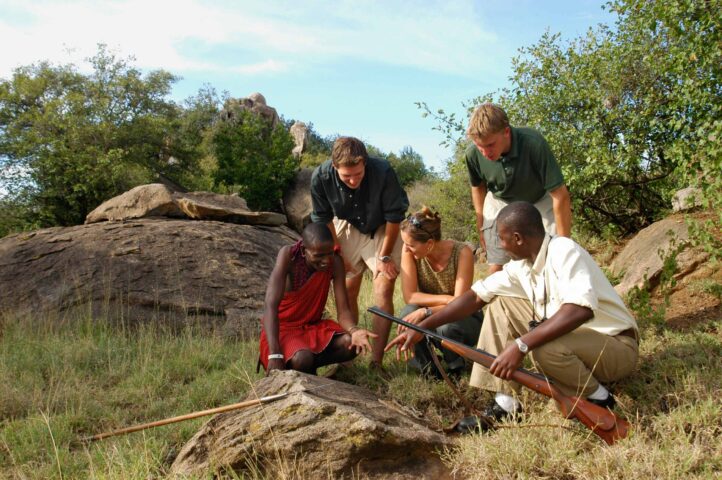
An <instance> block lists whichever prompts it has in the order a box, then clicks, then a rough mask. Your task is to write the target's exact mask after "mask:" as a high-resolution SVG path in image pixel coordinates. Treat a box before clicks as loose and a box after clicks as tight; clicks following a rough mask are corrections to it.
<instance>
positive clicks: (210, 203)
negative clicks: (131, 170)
mask: <svg viewBox="0 0 722 480" xmlns="http://www.w3.org/2000/svg"><path fill="white" fill-rule="evenodd" d="M145 217H171V218H192V219H196V220H217V221H222V222H229V223H239V224H246V225H271V226H278V225H283V224H285V223H286V216H285V215H282V214H280V213H275V212H252V211H250V210H249V209H248V206H247V205H246V201H245V200H244V199H242V198H241V197H239V196H238V195H221V194H218V193H211V192H185V193H180V192H174V191H172V190H171V189H169V188H168V187H167V186H165V185H163V184H162V183H151V184H148V185H139V186H137V187H135V188H132V189H130V190H128V191H127V192H125V193H123V194H121V195H118V196H117V197H113V198H111V199H109V200H107V201H105V202H103V203H102V204H100V205H99V206H98V207H97V208H96V209H95V210H93V211H92V212H90V213H89V214H88V215H87V217H86V218H85V223H86V224H88V223H97V222H104V221H118V220H130V219H134V218H145Z"/></svg>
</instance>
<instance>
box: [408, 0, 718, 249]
mask: <svg viewBox="0 0 722 480" xmlns="http://www.w3.org/2000/svg"><path fill="white" fill-rule="evenodd" d="M609 7H610V8H611V9H612V11H614V12H616V13H617V14H618V15H619V17H618V20H617V24H616V28H615V29H613V30H612V29H610V28H607V27H604V26H602V27H599V28H598V29H596V30H590V31H589V32H588V33H587V34H586V35H585V36H582V37H579V38H577V39H575V40H573V41H571V42H569V43H567V44H563V43H562V42H561V41H560V38H559V36H558V35H551V34H548V33H547V34H545V35H544V36H542V38H541V39H540V40H539V42H538V43H537V44H535V45H532V46H531V47H528V48H525V49H522V50H521V54H520V55H519V56H518V57H517V58H515V59H514V60H513V68H514V73H513V75H512V77H511V78H510V82H511V86H510V87H509V88H506V89H503V90H501V91H499V92H496V93H495V94H487V95H484V96H483V97H479V98H476V99H473V100H471V101H470V102H469V103H468V104H467V105H468V107H469V110H471V109H473V107H474V106H476V105H477V104H479V103H481V102H482V101H488V100H494V101H496V102H497V103H500V104H501V105H502V106H503V107H504V108H505V109H506V110H507V112H508V113H509V117H510V119H511V121H512V123H514V124H523V125H529V126H532V127H535V128H538V129H539V130H540V131H542V133H543V134H544V135H545V136H546V138H547V140H548V141H549V143H550V145H551V147H552V150H553V151H554V152H555V154H556V155H557V158H558V159H559V161H560V163H561V167H562V170H563V172H564V175H565V178H566V181H567V184H568V186H569V188H570V190H571V192H572V196H573V201H574V211H575V214H576V215H575V216H576V219H577V220H576V224H577V225H579V226H581V227H582V228H584V229H587V230H591V231H592V232H595V233H597V234H599V233H607V234H619V233H621V234H629V233H633V232H636V231H637V230H639V229H640V228H642V227H644V226H646V225H648V224H649V223H651V222H652V221H654V220H656V219H657V217H658V216H659V215H660V214H662V213H663V212H664V210H665V209H666V208H667V207H668V205H669V199H670V195H671V193H672V191H673V190H674V189H676V188H678V187H680V186H683V185H684V184H685V183H690V182H691V183H692V184H696V185H699V186H700V187H701V188H702V189H703V191H704V197H705V199H706V201H707V203H708V206H710V207H711V208H713V209H714V210H716V211H720V206H721V202H720V195H722V194H720V193H719V192H721V191H722V185H721V184H720V182H722V180H720V175H719V171H720V157H721V155H720V152H721V150H720V147H718V145H719V138H720V135H721V134H722V120H721V115H720V113H721V112H720V109H721V108H722V102H721V101H720V100H722V99H721V98H720V93H721V89H722V87H721V85H722V83H721V82H720V69H721V68H722V58H721V56H722V53H721V52H722V49H720V48H719V45H720V44H722V37H721V36H720V35H721V32H722V28H721V27H722V25H721V24H722V15H719V12H720V11H721V9H720V1H719V0H709V1H694V0H672V1H661V0H654V1H650V0H618V1H615V2H613V3H611V4H610V5H609ZM420 106H421V108H422V109H424V111H425V114H426V115H431V116H433V117H435V118H437V119H438V120H439V126H438V127H437V129H439V130H441V131H442V132H443V133H444V134H445V136H446V139H447V141H448V142H451V143H454V142H463V141H464V138H463V135H464V128H465V125H463V124H462V122H460V121H459V120H458V119H457V118H456V117H454V116H453V115H447V114H446V113H445V112H444V111H443V110H438V111H436V112H432V111H431V109H429V108H428V107H427V106H426V105H425V104H421V105H420ZM720 215H722V213H721V214H720ZM718 251H719V249H718Z"/></svg>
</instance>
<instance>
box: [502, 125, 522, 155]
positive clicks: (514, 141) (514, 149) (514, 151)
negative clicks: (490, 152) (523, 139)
mask: <svg viewBox="0 0 722 480" xmlns="http://www.w3.org/2000/svg"><path fill="white" fill-rule="evenodd" d="M509 130H511V149H509V153H507V154H506V155H504V158H508V159H510V160H511V159H512V158H516V157H518V156H519V138H518V137H519V133H518V132H517V131H516V128H514V127H509Z"/></svg>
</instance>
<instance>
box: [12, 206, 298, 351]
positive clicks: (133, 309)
mask: <svg viewBox="0 0 722 480" xmlns="http://www.w3.org/2000/svg"><path fill="white" fill-rule="evenodd" d="M297 238H298V235H297V234H296V233H295V232H293V231H292V230H290V229H288V228H286V227H267V226H251V225H237V224H231V223H223V222H212V221H204V220H200V221H190V220H178V219H168V218H162V217H161V218H144V219H136V220H128V221H125V222H112V223H108V222H105V223H94V224H90V225H80V226H76V227H66V228H49V229H44V230H37V231H35V232H29V233H21V234H16V235H10V236H7V237H4V238H2V239H0V309H2V310H3V311H4V312H7V313H10V314H17V315H26V314H27V315H32V316H33V317H39V316H41V315H46V314H47V315H46V316H47V318H48V320H47V321H52V319H53V318H55V316H56V315H57V317H58V318H62V316H63V315H64V314H65V312H68V311H70V310H74V309H81V310H83V312H89V313H90V314H91V315H93V316H94V317H96V318H109V319H116V318H121V317H122V320H123V321H125V322H131V323H135V322H140V321H159V322H163V323H166V324H169V325H178V326H181V325H185V324H187V323H197V322H201V323H202V324H204V325H207V326H209V327H210V326H214V327H219V328H220V329H221V331H222V332H223V333H225V334H228V335H242V336H244V337H249V338H257V335H258V331H259V320H258V319H259V318H260V315H261V312H262V309H263V300H264V296H265V290H266V282H267V280H268V276H269V275H270V272H271V270H272V269H273V265H274V263H275V259H276V254H277V253H278V250H279V249H280V248H281V247H282V246H283V245H288V244H290V243H293V242H294V241H296V240H297Z"/></svg>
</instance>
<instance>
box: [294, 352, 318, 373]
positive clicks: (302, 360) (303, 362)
mask: <svg viewBox="0 0 722 480" xmlns="http://www.w3.org/2000/svg"><path fill="white" fill-rule="evenodd" d="M314 362H315V359H314V354H313V352H312V351H311V350H299V351H297V352H296V353H295V354H294V355H293V357H291V359H290V360H289V361H288V367H289V368H291V369H292V370H298V371H299V372H305V373H313V371H314V370H315V367H314Z"/></svg>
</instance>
